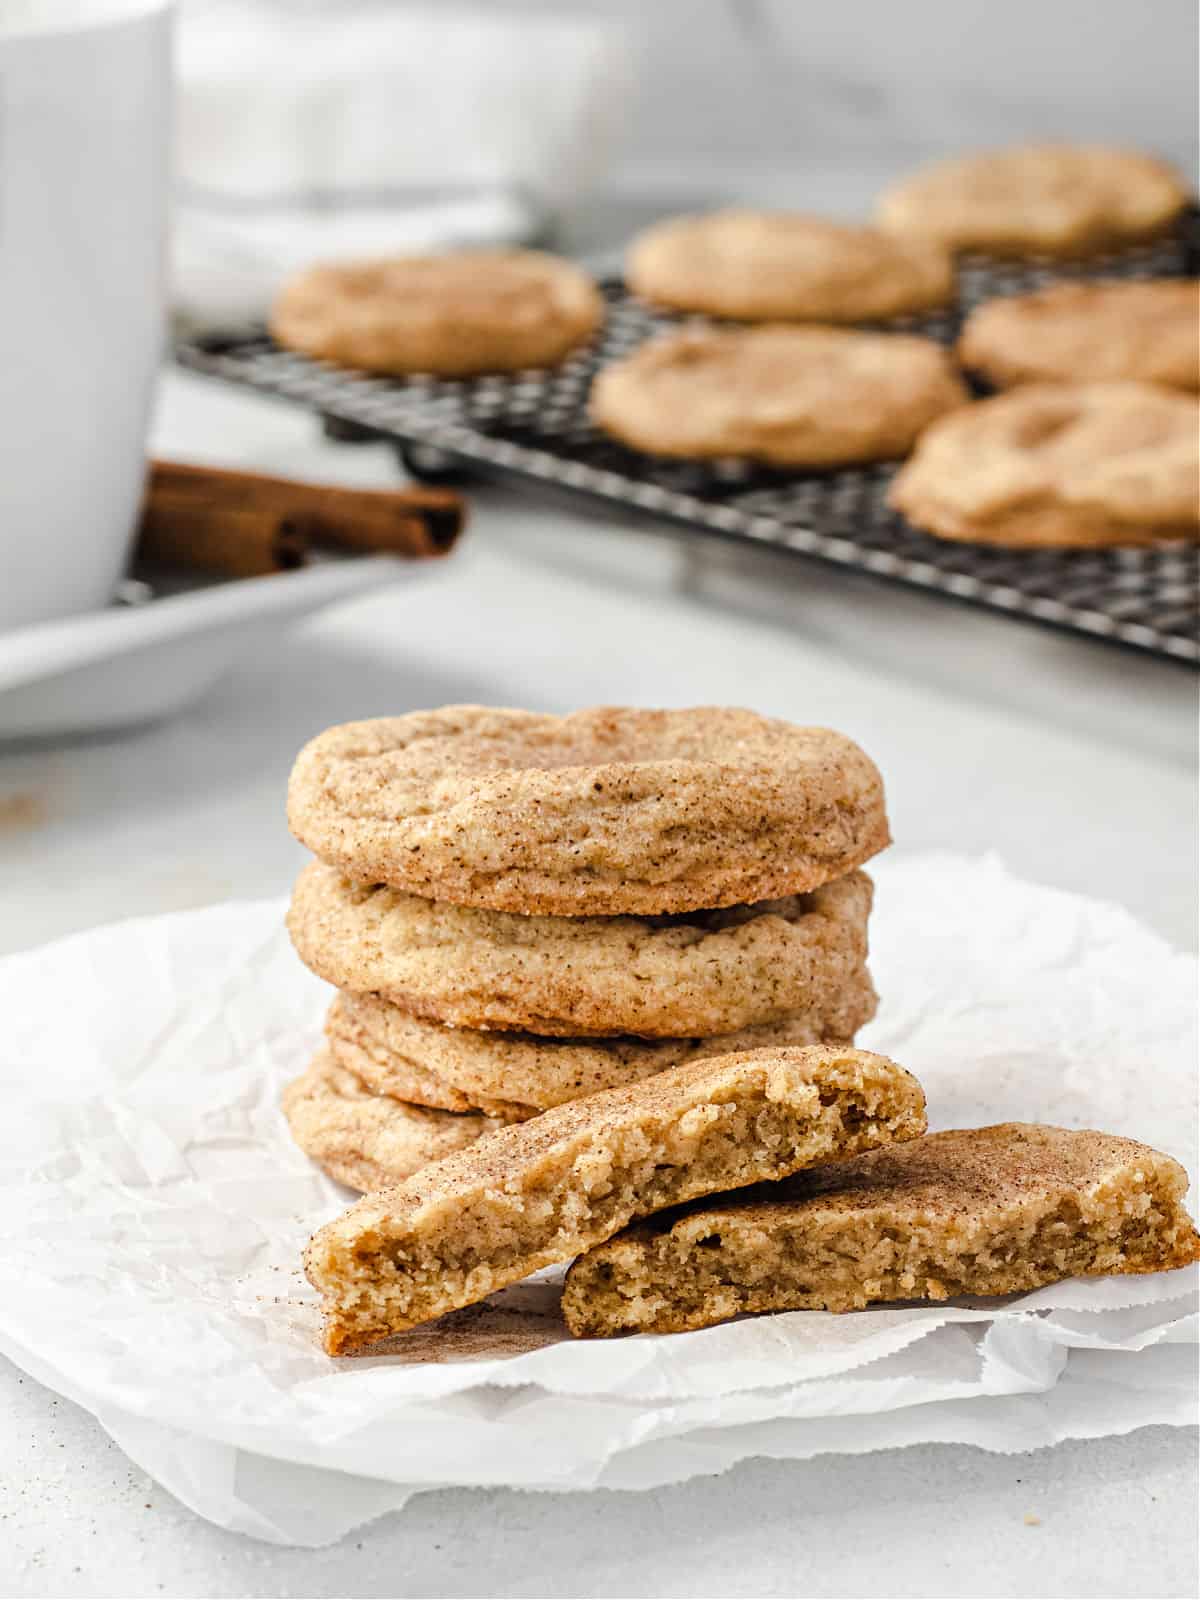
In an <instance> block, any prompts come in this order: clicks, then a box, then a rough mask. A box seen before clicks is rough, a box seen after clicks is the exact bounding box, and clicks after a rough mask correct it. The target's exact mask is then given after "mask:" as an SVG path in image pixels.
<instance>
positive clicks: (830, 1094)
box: [304, 1046, 925, 1355]
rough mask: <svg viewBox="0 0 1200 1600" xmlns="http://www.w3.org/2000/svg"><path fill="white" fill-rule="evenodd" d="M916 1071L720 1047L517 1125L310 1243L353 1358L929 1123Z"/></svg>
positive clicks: (333, 1338) (873, 1061)
mask: <svg viewBox="0 0 1200 1600" xmlns="http://www.w3.org/2000/svg"><path fill="white" fill-rule="evenodd" d="M924 1128H925V1099H924V1095H923V1094H922V1093H921V1087H920V1085H919V1084H918V1083H917V1081H916V1079H915V1078H913V1077H911V1076H910V1075H909V1074H908V1073H907V1072H905V1071H904V1069H903V1068H902V1067H898V1066H897V1065H896V1063H895V1062H894V1061H889V1060H888V1059H887V1057H886V1056H878V1055H872V1054H870V1053H869V1052H867V1051H864V1050H853V1049H849V1048H843V1049H839V1048H837V1047H833V1046H815V1047H813V1048H810V1049H807V1050H755V1051H750V1052H748V1053H746V1054H741V1055H729V1056H715V1057H713V1058H712V1059H711V1060H706V1061H693V1062H689V1063H688V1064H686V1065H684V1066H680V1067H672V1068H671V1069H670V1070H669V1071H667V1072H660V1073H657V1074H656V1075H655V1076H654V1077H652V1078H645V1079H643V1080H642V1081H641V1082H640V1083H635V1084H632V1085H629V1086H628V1087H626V1088H622V1089H608V1090H606V1091H604V1092H603V1093H602V1094H593V1095H588V1096H586V1097H585V1098H584V1099H582V1100H572V1101H571V1102H569V1104H566V1105H560V1106H555V1107H554V1108H553V1110H550V1111H546V1112H544V1113H543V1114H542V1115H541V1116H540V1117H534V1118H533V1119H532V1120H531V1121H528V1122H519V1123H513V1124H510V1125H509V1126H508V1127H506V1128H502V1129H501V1130H500V1131H499V1132H497V1133H493V1134H490V1135H489V1136H488V1137H487V1138H486V1139H480V1140H478V1141H477V1142H476V1144H475V1145H474V1146H473V1147H472V1148H471V1149H468V1150H462V1151H459V1152H458V1153H457V1154H455V1155H452V1156H448V1157H446V1159H445V1160H444V1161H440V1162H438V1163H437V1164H436V1165H435V1166H433V1167H428V1168H426V1169H425V1170H424V1171H423V1172H419V1173H417V1174H416V1176H415V1177H413V1178H409V1179H408V1180H407V1181H406V1182H405V1183H403V1184H400V1185H398V1186H397V1187H396V1188H394V1189H390V1190H385V1191H384V1192H383V1193H381V1194H373V1195H369V1196H367V1198H366V1199H364V1200H360V1201H359V1202H358V1204H357V1205H355V1206H352V1207H351V1208H350V1210H349V1211H347V1212H345V1213H344V1214H343V1215H342V1216H340V1217H337V1218H335V1220H334V1221H333V1222H330V1223H328V1224H327V1225H326V1226H325V1227H323V1228H321V1229H320V1231H319V1232H318V1233H316V1234H315V1235H314V1236H313V1238H312V1240H311V1241H310V1242H309V1246H308V1249H307V1251H306V1252H305V1258H304V1265H305V1270H306V1272H307V1273H308V1277H309V1279H310V1281H311V1282H312V1284H313V1285H314V1287H315V1288H317V1289H318V1290H319V1291H320V1294H321V1299H322V1309H323V1311H324V1314H325V1348H326V1349H327V1350H328V1351H329V1353H330V1354H331V1355H342V1354H346V1353H348V1352H351V1351H354V1350H357V1349H361V1348H363V1347H364V1346H369V1345H370V1344H371V1343H373V1342H374V1341H376V1340H378V1339H382V1338H384V1337H386V1336H387V1335H388V1334H390V1333H399V1332H401V1331H403V1330H404V1329H405V1328H410V1327H413V1326H414V1325H415V1324H417V1323H420V1322H426V1321H429V1320H430V1319H431V1318H433V1317H437V1316H441V1315H442V1314H443V1312H446V1311H453V1310H455V1309H456V1308H457V1307H459V1306H464V1305H471V1304H474V1303H475V1302H476V1301H479V1300H482V1299H484V1298H485V1297H486V1296H487V1295H489V1294H491V1293H492V1292H493V1290H496V1289H501V1288H503V1287H504V1286H505V1285H506V1284H509V1283H516V1282H517V1281H518V1280H519V1279H521V1278H525V1277H528V1275H529V1274H530V1273H531V1272H536V1271H537V1270H538V1269H539V1268H541V1267H548V1266H553V1265H554V1264H555V1263H556V1262H560V1261H569V1260H570V1259H571V1257H572V1256H576V1255H578V1254H579V1252H580V1251H581V1250H587V1249H590V1248H591V1247H592V1246H593V1245H597V1244H600V1243H602V1242H603V1241H604V1240H605V1239H608V1238H610V1237H611V1236H612V1235H613V1234H614V1233H617V1232H619V1230H620V1229H621V1228H623V1227H624V1226H625V1225H626V1224H627V1223H628V1222H631V1221H632V1220H633V1219H634V1218H635V1217H639V1216H645V1215H647V1214H648V1213H650V1212H653V1211H658V1210H660V1209H661V1208H662V1207H664V1206H669V1205H675V1204H677V1203H679V1202H681V1201H684V1200H689V1199H695V1198H697V1197H698V1196H700V1195H706V1194H715V1193H721V1192H723V1191H725V1190H727V1189H737V1188H741V1187H743V1186H744V1185H746V1184H750V1183H755V1182H757V1181H759V1180H762V1179H773V1178H782V1177H786V1176H787V1175H788V1174H789V1173H792V1172H796V1171H798V1170H799V1169H800V1168H801V1167H806V1166H812V1165H814V1164H815V1163H817V1162H820V1161H829V1160H837V1159H841V1158H845V1157H847V1156H852V1155H858V1154H860V1153H861V1152H863V1151H866V1150H871V1149H874V1148H875V1147H877V1146H879V1145H884V1144H888V1143H890V1142H891V1141H892V1140H894V1139H912V1138H916V1137H917V1136H918V1135H919V1134H921V1133H923V1132H924Z"/></svg>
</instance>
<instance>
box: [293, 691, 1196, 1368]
mask: <svg viewBox="0 0 1200 1600" xmlns="http://www.w3.org/2000/svg"><path fill="white" fill-rule="evenodd" d="M289 810H290V816H291V822H292V827H293V829H294V830H295V832H296V833H297V834H298V835H299V837H300V838H301V839H302V840H303V841H304V842H305V843H306V844H308V845H309V846H310V847H311V848H312V849H313V850H314V851H315V852H316V854H317V855H318V857H319V858H320V859H319V861H318V863H317V864H316V865H314V866H312V867H310V868H309V869H308V870H307V871H306V872H305V873H304V874H303V876H302V877H301V879H300V882H299V884H298V885H297V889H296V896H295V900H294V903H293V906H292V911H291V916H290V926H291V931H292V936H293V939H294V940H295V943H296V946H297V948H298V949H299V951H300V953H301V955H302V956H303V957H304V959H305V961H307V962H308V964H309V965H310V966H311V967H313V968H314V969H315V970H316V971H318V972H319V973H321V974H322V976H324V977H326V978H328V979H329V980H330V981H331V982H333V983H335V984H336V985H338V987H339V989H340V991H341V992H340V994H339V996H338V998H337V999H336V1001H335V1002H334V1005H333V1008H332V1011H331V1013H330V1016H329V1021H328V1029H327V1032H328V1042H327V1044H326V1046H325V1047H324V1048H323V1049H322V1051H321V1052H320V1053H319V1055H318V1057H317V1059H316V1060H315V1061H314V1062H313V1064H312V1066H311V1067H310V1068H309V1070H308V1071H307V1072H306V1073H305V1074H304V1076H303V1077H301V1078H300V1079H299V1080H298V1081H297V1082H296V1083H294V1084H292V1085H291V1086H290V1087H289V1088H288V1090H287V1091H286V1095H285V1109H286V1112H287V1115H288V1119H289V1121H290V1124H291V1127H292V1130H293V1132H294V1133H295V1135H296V1137H297V1139H298V1140H299V1142H300V1144H301V1145H302V1146H303V1147H304V1149H306V1150H307V1151H308V1152H309V1153H310V1154H311V1155H313V1156H314V1157H315V1159H316V1160H317V1161H318V1162H319V1163H320V1164H321V1165H322V1166H323V1167H324V1168H325V1170H326V1171H328V1172H330V1173H332V1174H333V1175H334V1176H335V1177H338V1178H341V1179H343V1180H344V1181H346V1182H348V1183H350V1184H351V1185H353V1186H356V1187H358V1188H362V1189H369V1190H371V1191H372V1192H370V1193H367V1194H365V1195H364V1196H363V1198H362V1199H360V1200H359V1201H358V1202H357V1203H356V1204H355V1205H353V1206H351V1207H350V1209H349V1210H348V1211H346V1212H345V1213H344V1214H343V1215H341V1216H339V1217H337V1218H335V1219H334V1220H333V1221H332V1222H329V1223H327V1224H326V1225H325V1226H324V1227H323V1228H321V1229H320V1230H319V1231H318V1232H317V1233H316V1234H315V1235H314V1236H313V1238H312V1240H311V1241H310V1243H309V1246H308V1250H307V1252H306V1255H305V1269H306V1271H307V1273H308V1276H309V1278H310V1280H311V1281H312V1283H313V1284H314V1285H315V1286H316V1288H317V1289H318V1290H319V1291H320V1294H321V1301H322V1310H323V1313H324V1318H325V1348H326V1349H327V1350H328V1351H329V1352H330V1354H333V1355H343V1354H350V1353H353V1352H355V1351H359V1350H371V1349H378V1347H379V1344H380V1341H382V1340H384V1339H387V1338H388V1337H390V1336H391V1335H393V1334H396V1333H400V1332H403V1331H404V1330H406V1329H408V1328H411V1327H413V1326H415V1325H417V1324H419V1323H423V1322H427V1321H429V1320H431V1319H433V1318H436V1317H439V1316H441V1315H442V1314H443V1313H446V1312H450V1311H454V1310H456V1309H459V1308H462V1307H465V1306H470V1305H473V1304H476V1303H477V1302H479V1301H481V1300H483V1299H484V1298H485V1297H486V1296H487V1295H489V1294H490V1293H492V1291H493V1290H497V1289H502V1288H504V1287H505V1286H506V1285H508V1284H512V1283H516V1282H517V1281H519V1280H520V1279H522V1278H524V1277H526V1276H527V1275H528V1274H529V1273H532V1272H536V1271H538V1270H539V1269H541V1268H543V1267H550V1266H555V1265H563V1264H566V1263H568V1262H573V1263H574V1264H573V1265H572V1266H571V1268H570V1271H569V1273H568V1275H567V1280H566V1285H565V1289H564V1293H563V1300H562V1308H563V1316H564V1319H565V1322H566V1325H567V1327H568V1328H569V1329H570V1331H571V1332H572V1333H574V1334H576V1335H579V1336H585V1337H586V1336H597V1335H608V1334H615V1333H627V1332H650V1333H666V1332H672V1331H675V1330H679V1329H686V1328H699V1327H704V1326H707V1325H708V1324H710V1323H713V1322H717V1321H720V1320H722V1319H723V1318H726V1317H730V1316H734V1315H737V1314H739V1313H741V1312H748V1311H749V1312H755V1311H773V1310H806V1309H827V1310H835V1311H836V1310H848V1309H853V1308H855V1307H860V1306H865V1305H868V1304H870V1303H872V1302H875V1301H887V1300H895V1299H930V1300H941V1299H945V1298H947V1297H948V1296H949V1295H955V1294H975V1295H978V1294H1002V1293H1009V1292H1011V1291H1014V1290H1020V1289H1028V1288H1033V1287H1036V1286H1038V1285H1040V1284H1045V1283H1052V1282H1054V1281H1056V1280H1057V1279H1059V1278H1062V1277H1066V1276H1069V1275H1072V1274H1085V1273H1087V1274H1095V1273H1114V1272H1153V1271H1159V1270H1162V1269H1164V1268H1172V1267H1178V1266H1183V1265H1185V1264H1186V1263H1188V1262H1191V1261H1194V1260H1196V1259H1197V1258H1198V1257H1200V1237H1198V1236H1197V1234H1196V1230H1195V1228H1194V1227H1193V1225H1192V1222H1191V1219H1190V1218H1189V1217H1188V1215H1187V1213H1186V1211H1185V1210H1184V1209H1183V1205H1182V1199H1183V1195H1184V1192H1185V1190H1186V1187H1187V1177H1186V1174H1185V1173H1184V1172H1183V1170H1182V1168H1181V1167H1180V1166H1179V1165H1178V1163H1176V1162H1174V1161H1172V1160H1171V1159H1170V1158H1169V1157H1167V1156H1162V1155H1159V1154H1158V1153H1157V1152H1156V1151H1153V1150H1150V1149H1147V1148H1146V1147H1145V1146H1144V1145H1140V1144H1136V1143H1135V1142H1134V1141H1132V1140H1129V1139H1121V1138H1115V1137H1112V1136H1109V1135H1106V1134H1100V1133H1090V1132H1078V1131H1069V1130H1066V1129H1061V1128H1043V1127H1037V1126H1031V1125H1025V1124H1020V1123H1010V1124H1005V1125H1003V1126H1000V1127H995V1128H967V1129H958V1130H955V1131H953V1132H948V1133H939V1134H933V1135H929V1136H926V1133H925V1128H926V1123H925V1099H924V1095H923V1093H922V1091H921V1086H920V1084H919V1083H918V1082H917V1080H916V1079H915V1078H914V1077H912V1075H911V1074H910V1073H908V1072H906V1071H905V1070H904V1069H903V1068H902V1067H900V1066H898V1065H897V1064H896V1063H895V1062H894V1061H889V1060H888V1059H887V1058H886V1057H884V1056H880V1055H875V1054H872V1053H871V1052H869V1051H865V1050H859V1049H856V1048H855V1047H854V1046H853V1044H852V1043H850V1042H849V1041H850V1039H851V1038H852V1035H853V1033H854V1030H855V1028H856V1027H857V1026H858V1025H859V1024H860V1023H861V1022H863V1021H865V1020H866V1018H867V1017H868V1016H869V1015H870V1014H871V1011H872V1009H873V1006H874V995H873V993H872V990H871V985H870V980H869V978H868V976H867V973H866V968H865V965H864V958H865V955H866V921H867V914H868V911H869V907H870V899H871V890H870V884H869V882H868V880H867V879H866V878H865V877H864V876H863V874H862V873H861V872H860V871H859V870H858V869H859V866H860V864H861V863H862V862H863V861H865V860H867V859H868V858H869V857H870V856H871V855H873V854H874V853H875V852H876V851H877V850H880V849H882V848H883V846H884V845H885V844H886V843H887V842H888V829H887V821H886V817H885V814H884V808H883V790H882V785H881V783H880V779H879V774H878V773H877V772H876V770H875V768H874V766H873V765H872V764H871V762H870V761H869V760H868V759H867V757H866V756H865V755H864V754H863V752H862V751H861V750H859V749H858V747H857V746H856V745H854V744H852V743H851V742H850V740H848V739H846V738H844V737H842V736H841V735H840V734H836V733H831V732H829V731H828V730H826V729H818V728H797V727H792V726H790V725H789V724H787V723H784V722H777V721H771V720H769V719H767V718H765V717H759V716H755V715H753V714H752V713H750V712H747V711H720V710H696V711H632V710H612V709H606V710H597V711H585V712H579V713H577V714H576V715H574V716H569V717H562V718H559V717H549V716H538V715H534V714H532V713H529V712H522V711H495V710H487V709H484V708H480V707H470V706H467V707H449V708H447V709H445V710H442V711H433V712H420V713H416V714H413V715H410V716H406V717H398V718H392V719H387V720H384V721H377V722H362V723H354V724H350V725H348V726H346V727H342V728H333V729H331V730H330V731H329V732H328V733H325V734H322V735H321V736H320V737H319V738H318V739H316V740H314V741H313V743H312V744H310V745H309V746H308V747H307V749H305V750H304V751H303V752H302V753H301V756H300V758H299V760H298V762H297V763H296V768H295V771H294V773H293V777H292V784H291V791H290V797H289Z"/></svg>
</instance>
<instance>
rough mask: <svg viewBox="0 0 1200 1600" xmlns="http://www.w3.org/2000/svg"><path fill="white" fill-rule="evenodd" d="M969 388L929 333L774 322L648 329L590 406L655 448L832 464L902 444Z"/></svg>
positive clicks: (890, 456) (601, 382) (598, 384)
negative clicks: (652, 333) (649, 334)
mask: <svg viewBox="0 0 1200 1600" xmlns="http://www.w3.org/2000/svg"><path fill="white" fill-rule="evenodd" d="M968 398H969V397H968V394H967V390H966V388H965V387H964V385H963V383H962V380H961V379H960V378H959V376H958V374H957V372H956V370H955V367H954V365H953V363H952V361H951V359H950V356H949V355H948V353H947V352H946V351H945V350H943V349H942V347H941V346H940V345H938V344H935V343H934V342H933V340H932V339H922V338H917V337H916V336H914V335H909V334H898V333H860V332H855V331H852V330H850V329H848V328H795V327H783V326H780V325H778V324H771V325H768V326H764V327H760V328H725V329H719V328H711V329H694V328H689V329H685V330H683V331H682V332H679V333H674V334H668V335H667V336H666V337H664V338H659V339H654V340H651V341H649V342H648V343H646V344H644V345H642V346H641V347H640V348H639V349H637V350H635V351H634V352H633V354H632V355H630V356H627V357H625V358H624V359H623V360H621V361H617V362H614V363H613V364H612V365H611V366H608V367H605V368H604V369H603V371H602V372H601V373H600V374H599V376H598V377H597V378H596V381H595V383H594V384H593V385H592V393H591V400H590V408H591V415H592V419H593V421H594V422H595V423H596V424H597V426H598V427H600V428H602V429H603V430H604V431H605V432H606V433H609V434H611V435H612V436H613V437H614V438H615V439H619V440H621V442H622V443H623V444H627V445H632V446H633V448H634V449H635V450H643V451H645V452H646V453H647V454H649V455H659V456H683V457H687V458H690V459H694V460H703V459H713V458H720V457H732V456H741V457H744V458H746V459H748V460H751V461H761V462H766V463H768V464H769V465H772V466H780V467H837V466H845V465H848V464H851V463H854V462H863V461H890V460H894V459H896V457H898V456H903V455H905V454H907V452H908V451H909V450H910V449H911V448H912V445H913V443H914V441H915V440H916V438H917V435H918V434H919V433H920V432H921V430H922V429H923V428H925V427H926V426H928V424H929V423H931V422H932V421H933V420H934V419H935V418H936V417H940V416H941V415H942V414H943V413H944V412H947V411H953V410H954V409H955V408H956V407H958V406H961V405H965V404H966V402H967V400H968Z"/></svg>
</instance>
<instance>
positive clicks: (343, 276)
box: [270, 250, 604, 378]
mask: <svg viewBox="0 0 1200 1600" xmlns="http://www.w3.org/2000/svg"><path fill="white" fill-rule="evenodd" d="M603 314H604V304H603V300H602V299H601V296H600V291H599V290H598V289H597V287H596V285H595V284H594V283H593V281H592V279H591V278H590V277H589V276H588V275H587V273H586V272H583V271H582V270H581V269H580V268H579V267H577V266H574V265H573V264H572V263H571V262H570V261H564V260H562V259H561V258H560V257H558V256H552V255H546V254H543V253H542V252H541V251H536V250H472V251H462V252H459V253H457V254H451V255H441V256H404V257H396V258H394V259H390V260H382V261H364V262H348V263H344V264H341V265H334V264H331V265H328V266H317V267H311V268H310V269H309V270H308V271H307V272H302V273H300V274H299V276H297V277H295V278H293V279H292V280H291V281H290V282H289V283H287V284H286V285H285V286H284V288H283V290H282V292H281V293H280V295H279V298H278V299H277V300H276V302H275V306H274V309H273V310H272V312H271V318H270V328H271V333H272V335H273V337H274V338H275V339H276V340H277V341H278V342H279V343H280V344H281V345H286V346H287V347H288V348H289V349H291V350H298V351H300V352H301V353H302V354H303V355H306V356H313V357H315V358H316V359H318V360H321V361H332V362H336V363H338V364H339V365H341V366H345V367H358V368H361V369H362V370H363V371H366V372H382V373H391V374H397V375H399V374H405V373H416V372H425V373H433V374H435V375H438V376H442V377H451V378H461V377H469V376H472V375H474V374H479V373H487V372H516V371H520V370H522V369H524V368H527V367H550V366H556V365H557V364H558V363H559V362H561V361H562V360H564V358H565V357H566V356H567V355H569V354H570V352H571V351H572V350H574V349H575V348H576V347H577V346H579V345H581V344H583V343H585V342H586V341H587V340H588V339H590V338H591V336H592V334H593V333H595V331H596V329H597V328H598V327H599V326H600V322H601V320H602V318H603Z"/></svg>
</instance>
